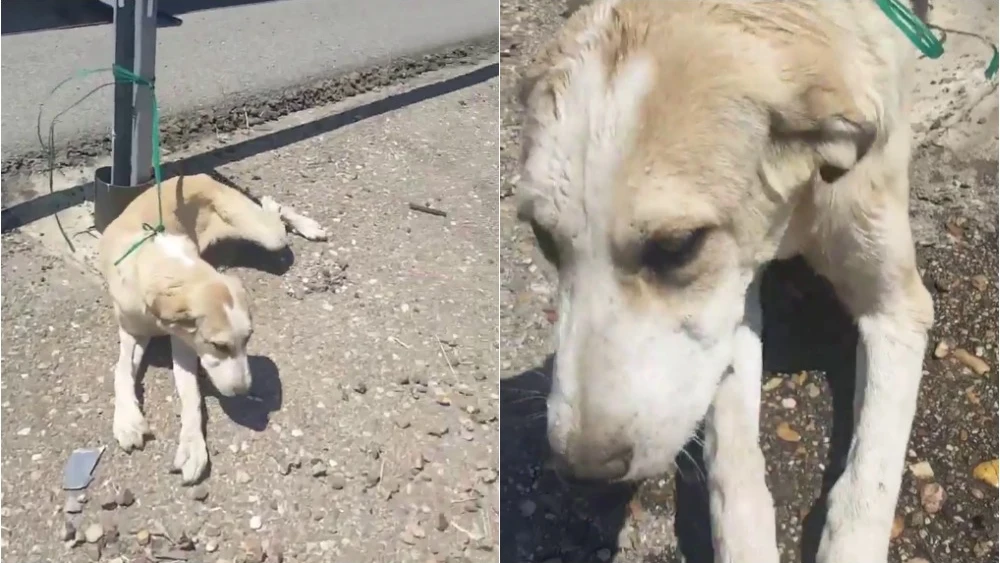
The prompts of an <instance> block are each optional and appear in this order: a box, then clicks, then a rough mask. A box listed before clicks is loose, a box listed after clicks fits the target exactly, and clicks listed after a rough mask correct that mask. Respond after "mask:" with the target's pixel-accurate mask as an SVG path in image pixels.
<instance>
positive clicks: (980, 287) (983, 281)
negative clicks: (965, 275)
mask: <svg viewBox="0 0 1000 563" xmlns="http://www.w3.org/2000/svg"><path fill="white" fill-rule="evenodd" d="M970 281H971V282H972V287H974V288H976V290H977V291H986V290H987V289H988V288H989V287H990V280H989V278H987V277H986V276H984V275H982V274H976V275H974V276H972V278H970Z"/></svg>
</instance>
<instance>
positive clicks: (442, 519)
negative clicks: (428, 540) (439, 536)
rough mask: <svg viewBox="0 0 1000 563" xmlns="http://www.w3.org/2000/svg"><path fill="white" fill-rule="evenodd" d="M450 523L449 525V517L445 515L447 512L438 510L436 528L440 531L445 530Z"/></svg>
mask: <svg viewBox="0 0 1000 563" xmlns="http://www.w3.org/2000/svg"><path fill="white" fill-rule="evenodd" d="M448 525H449V522H448V517H447V516H446V515H445V513H444V512H438V517H437V524H435V525H434V528H435V529H437V531H439V532H443V531H445V530H447V529H448Z"/></svg>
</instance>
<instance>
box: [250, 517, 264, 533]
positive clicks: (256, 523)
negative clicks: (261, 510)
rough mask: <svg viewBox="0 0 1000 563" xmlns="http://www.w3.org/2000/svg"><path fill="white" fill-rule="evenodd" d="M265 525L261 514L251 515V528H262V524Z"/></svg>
mask: <svg viewBox="0 0 1000 563" xmlns="http://www.w3.org/2000/svg"><path fill="white" fill-rule="evenodd" d="M263 525H264V522H263V521H262V520H261V519H260V516H251V517H250V529H251V530H259V529H260V528H261V526H263Z"/></svg>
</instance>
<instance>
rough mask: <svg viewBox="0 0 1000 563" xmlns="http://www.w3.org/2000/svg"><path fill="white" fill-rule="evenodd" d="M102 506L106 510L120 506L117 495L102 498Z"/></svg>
mask: <svg viewBox="0 0 1000 563" xmlns="http://www.w3.org/2000/svg"><path fill="white" fill-rule="evenodd" d="M101 508H103V509H104V510H114V509H116V508H118V499H117V495H114V496H110V497H107V498H104V499H102V500H101Z"/></svg>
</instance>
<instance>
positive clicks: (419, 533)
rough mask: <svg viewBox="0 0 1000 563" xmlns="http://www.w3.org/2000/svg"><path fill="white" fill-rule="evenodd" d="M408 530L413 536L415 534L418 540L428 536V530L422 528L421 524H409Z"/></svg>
mask: <svg viewBox="0 0 1000 563" xmlns="http://www.w3.org/2000/svg"><path fill="white" fill-rule="evenodd" d="M406 530H407V531H408V532H410V535H411V536H413V537H414V538H416V539H418V540H419V539H423V538H426V537H427V532H425V531H424V529H423V528H421V527H420V525H419V524H410V525H409V526H407V528H406Z"/></svg>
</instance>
